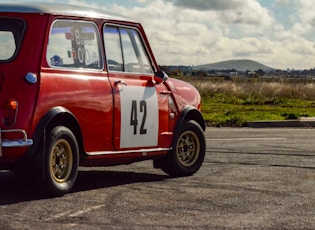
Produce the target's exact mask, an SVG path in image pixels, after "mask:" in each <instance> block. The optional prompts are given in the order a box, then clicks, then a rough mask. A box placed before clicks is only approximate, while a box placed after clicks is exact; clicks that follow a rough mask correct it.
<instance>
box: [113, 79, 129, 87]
mask: <svg viewBox="0 0 315 230" xmlns="http://www.w3.org/2000/svg"><path fill="white" fill-rule="evenodd" d="M119 84H122V85H125V86H127V83H126V82H124V81H123V80H117V81H115V86H117V85H119Z"/></svg>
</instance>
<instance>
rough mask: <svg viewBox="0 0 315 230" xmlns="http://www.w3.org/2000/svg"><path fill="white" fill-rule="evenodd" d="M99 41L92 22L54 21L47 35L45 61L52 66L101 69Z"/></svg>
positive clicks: (96, 30)
mask: <svg viewBox="0 0 315 230" xmlns="http://www.w3.org/2000/svg"><path fill="white" fill-rule="evenodd" d="M99 41H100V39H99V33H98V29H97V27H96V26H95V24H94V23H91V22H84V21H70V20H58V21H55V22H54V24H53V25H52V28H51V31H50V35H49V44H48V48H47V55H46V59H47V62H48V64H49V65H50V66H53V67H69V68H88V69H89V68H90V69H102V68H103V64H102V58H101V52H100V42H99Z"/></svg>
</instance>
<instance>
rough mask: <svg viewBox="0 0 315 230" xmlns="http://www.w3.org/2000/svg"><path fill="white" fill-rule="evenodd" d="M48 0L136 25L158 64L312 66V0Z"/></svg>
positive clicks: (314, 21) (314, 5)
mask: <svg viewBox="0 0 315 230" xmlns="http://www.w3.org/2000/svg"><path fill="white" fill-rule="evenodd" d="M20 1H21V0H20ZM22 1H23V0H22ZM33 1H34V0H33ZM48 1H49V2H57V3H70V4H76V5H83V6H90V7H97V8H101V9H104V10H109V11H114V12H115V13H119V14H122V15H125V16H128V17H131V18H133V19H136V20H138V21H140V22H141V23H142V24H143V26H144V28H145V30H146V33H147V36H148V38H149V40H150V43H151V46H152V49H153V51H154V53H155V56H156V58H157V61H158V62H159V64H161V65H200V64H208V63H213V62H219V61H225V60H231V59H251V60H254V61H258V62H261V63H262V64H265V65H268V66H270V67H273V68H278V69H287V68H294V69H310V68H315V13H314V9H315V1H314V0H119V1H118V0H81V1H79V0H48ZM0 2H4V1H1V0H0Z"/></svg>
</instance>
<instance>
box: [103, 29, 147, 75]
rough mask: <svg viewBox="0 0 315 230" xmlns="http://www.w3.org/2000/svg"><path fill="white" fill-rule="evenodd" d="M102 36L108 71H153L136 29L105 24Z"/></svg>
mask: <svg viewBox="0 0 315 230" xmlns="http://www.w3.org/2000/svg"><path fill="white" fill-rule="evenodd" d="M104 38H105V50H106V58H107V66H108V70H109V71H122V72H129V73H147V74H152V73H153V70H152V66H151V64H150V59H149V57H148V55H147V53H146V50H145V48H144V47H145V46H144V45H143V43H142V40H141V37H140V36H139V33H138V31H137V30H135V29H130V28H124V27H121V28H119V27H114V26H106V27H105V28H104Z"/></svg>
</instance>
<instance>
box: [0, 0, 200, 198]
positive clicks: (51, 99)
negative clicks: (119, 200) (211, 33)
mask: <svg viewBox="0 0 315 230" xmlns="http://www.w3.org/2000/svg"><path fill="white" fill-rule="evenodd" d="M0 115H1V116H2V120H1V122H0V129H1V132H0V133H1V138H0V141H1V147H0V170H4V169H10V170H15V172H16V175H17V176H26V175H27V176H30V177H27V178H30V179H31V180H32V181H38V182H41V183H42V185H43V186H42V187H43V188H45V190H46V191H47V192H49V193H50V194H52V195H63V194H65V193H67V192H69V191H70V190H71V188H72V186H73V184H74V183H75V180H76V177H77V173H78V167H79V166H110V165H119V164H129V163H132V162H136V161H141V160H147V159H151V160H153V164H154V167H156V168H161V169H162V170H163V171H164V172H166V173H168V174H170V175H172V176H189V175H192V174H194V173H195V172H197V171H198V170H199V168H200V167H201V165H202V162H203V160H204V156H205V138H204V133H203V131H204V130H205V123H204V120H203V117H202V115H201V113H200V95H199V93H198V91H197V90H196V89H195V88H194V87H193V86H191V85H189V84H188V83H185V82H183V81H179V80H175V79H171V78H168V77H167V75H166V74H165V73H164V72H162V71H161V70H160V68H159V66H158V64H157V63H156V60H155V58H154V56H153V53H152V50H151V48H150V45H149V43H148V40H147V38H146V35H145V33H144V30H143V28H142V26H141V24H139V23H138V22H136V21H133V20H131V19H128V18H125V17H122V16H118V15H116V14H112V13H109V12H104V11H100V10H96V9H88V8H83V7H78V6H69V5H56V4H48V3H44V4H39V3H38V4H37V3H32V4H27V5H23V4H8V3H7V4H0Z"/></svg>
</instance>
